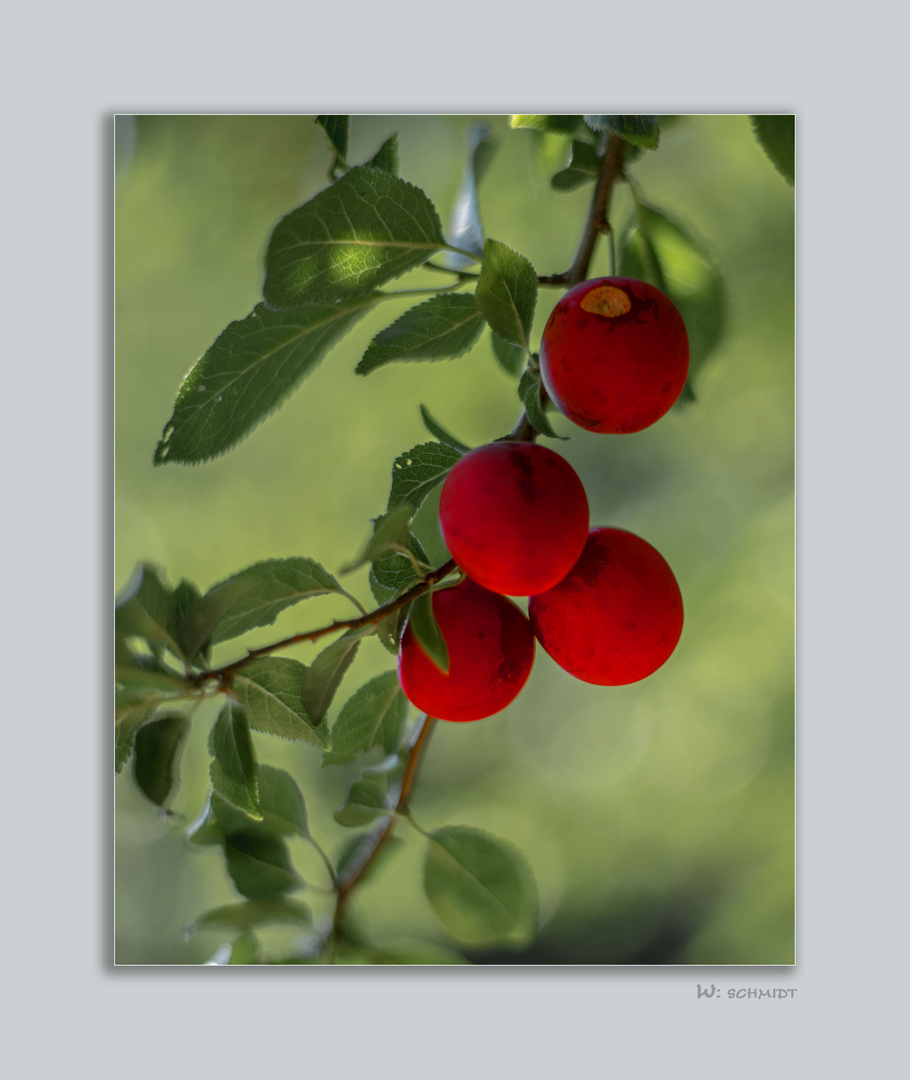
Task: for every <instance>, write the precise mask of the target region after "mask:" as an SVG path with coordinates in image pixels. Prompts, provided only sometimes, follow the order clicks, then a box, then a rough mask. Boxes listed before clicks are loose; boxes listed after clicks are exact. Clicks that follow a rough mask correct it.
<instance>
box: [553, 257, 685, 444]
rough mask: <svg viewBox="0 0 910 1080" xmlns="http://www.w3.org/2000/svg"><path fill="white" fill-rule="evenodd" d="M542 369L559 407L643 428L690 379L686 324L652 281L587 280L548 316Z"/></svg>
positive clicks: (579, 420) (584, 417) (593, 427)
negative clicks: (650, 282)
mask: <svg viewBox="0 0 910 1080" xmlns="http://www.w3.org/2000/svg"><path fill="white" fill-rule="evenodd" d="M540 370H541V374H542V375H543V381H544V385H545V386H546V389H547V393H548V394H549V395H550V398H551V399H552V400H553V402H554V404H555V405H556V407H557V408H558V409H559V411H560V412H561V413H562V414H563V415H564V416H566V417H568V419H569V420H571V421H572V422H573V423H575V424H577V425H578V426H579V427H583V428H585V429H587V430H588V431H596V432H601V433H610V434H631V433H632V432H636V431H642V430H643V429H644V428H646V427H650V425H651V424H654V423H656V421H658V420H659V419H660V418H661V417H662V416H664V415H665V414H666V413H667V412H668V411H669V409H670V408H671V407H672V405H673V404H674V402H675V401H676V400H677V398H678V397H679V395H680V394H681V393H682V390H683V387H684V386H685V384H686V378H687V376H688V373H689V338H688V335H687V333H686V326H685V323H684V322H683V319H682V316H681V315H680V313H679V311H678V310H677V308H676V306H675V305H674V304H673V302H672V301H671V300H670V298H669V297H667V296H665V295H664V294H663V293H662V292H661V291H660V289H657V288H655V287H654V286H653V285H649V284H648V283H647V282H645V281H637V280H636V279H634V278H624V277H604V278H593V279H592V280H590V281H583V282H582V283H581V284H580V285H576V286H575V287H574V288H573V289H570V290H569V291H568V292H567V293H566V294H565V296H563V297H562V299H561V300H560V301H559V302H558V303H557V305H556V307H554V308H553V311H552V312H551V314H550V318H549V319H548V320H547V325H546V326H545V328H544V332H543V338H542V341H541V348H540Z"/></svg>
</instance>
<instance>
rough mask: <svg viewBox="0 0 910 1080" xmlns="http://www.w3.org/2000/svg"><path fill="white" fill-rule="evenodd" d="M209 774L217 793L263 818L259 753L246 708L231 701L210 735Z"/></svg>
mask: <svg viewBox="0 0 910 1080" xmlns="http://www.w3.org/2000/svg"><path fill="white" fill-rule="evenodd" d="M209 753H210V754H211V755H212V762H211V764H210V765H209V774H210V776H211V778H212V784H213V785H214V788H215V791H217V792H218V794H219V795H220V796H221V797H222V798H223V799H226V800H227V801H228V802H229V803H231V804H232V805H233V806H236V807H237V808H238V809H240V810H243V811H245V812H246V813H247V814H250V815H252V816H253V817H259V816H260V810H259V784H258V767H257V764H256V752H255V750H254V749H253V738H252V736H251V735H250V725H249V723H248V722H247V718H246V714H245V713H244V711H243V708H242V707H241V706H240V705H238V704H237V702H234V701H231V700H228V702H227V704H226V705H225V706H224V708H223V709H222V710H221V712H220V713H219V714H218V719H217V720H216V721H215V726H214V727H213V728H212V731H211V733H210V735H209Z"/></svg>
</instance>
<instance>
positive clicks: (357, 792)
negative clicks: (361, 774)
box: [334, 778, 392, 829]
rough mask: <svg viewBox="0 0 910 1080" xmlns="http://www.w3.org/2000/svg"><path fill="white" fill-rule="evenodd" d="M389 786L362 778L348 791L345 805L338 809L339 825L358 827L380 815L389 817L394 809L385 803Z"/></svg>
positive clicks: (336, 818) (336, 813)
mask: <svg viewBox="0 0 910 1080" xmlns="http://www.w3.org/2000/svg"><path fill="white" fill-rule="evenodd" d="M387 790H388V789H387V787H386V785H385V784H382V783H381V782H380V781H378V780H374V779H364V778H360V779H357V780H355V781H354V782H353V783H352V784H351V787H350V790H349V791H348V797H347V799H346V800H345V804H344V806H343V807H342V808H341V809H340V810H336V811H335V814H334V817H335V820H336V821H337V822H338V824H339V825H345V826H347V827H348V828H351V829H356V828H359V827H360V826H361V825H368V824H369V823H370V822H371V821H375V820H376V818H378V817H387V816H388V815H389V814H390V813H391V812H392V811H391V810H390V809H389V808H388V807H387V806H386V805H385V797H386V794H387Z"/></svg>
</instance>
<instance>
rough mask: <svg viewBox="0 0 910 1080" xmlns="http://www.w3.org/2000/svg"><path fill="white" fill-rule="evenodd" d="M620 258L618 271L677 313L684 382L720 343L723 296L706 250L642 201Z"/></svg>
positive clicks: (720, 281) (723, 317)
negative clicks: (685, 345)
mask: <svg viewBox="0 0 910 1080" xmlns="http://www.w3.org/2000/svg"><path fill="white" fill-rule="evenodd" d="M636 214H637V219H638V227H637V228H634V229H632V230H631V232H630V233H629V235H628V237H627V238H626V242H625V245H624V248H623V252H622V256H621V259H620V273H621V274H622V275H624V276H626V277H632V278H638V279H640V280H642V281H648V282H650V283H651V284H652V285H655V286H656V287H657V288H658V289H660V290H661V291H662V292H664V293H666V295H667V296H669V297H670V299H671V300H672V301H673V303H674V304H675V305H676V307H677V308H678V309H679V313H680V315H682V317H683V322H684V323H685V324H686V332H687V334H688V337H689V380H688V383H687V387H689V389H691V386H692V383H693V377H694V376H695V375H697V373H698V370H699V368H700V367H701V366H702V364H703V363H704V361H705V360H706V359H707V357H708V356H709V355H710V354H711V353H712V352H713V350H714V349H715V348H716V347H717V344H718V342H719V341H720V339H721V336H722V334H723V328H724V321H725V308H726V295H725V289H724V282H723V277H722V275H721V272H720V270H719V269H718V267H717V265H716V263H715V262H714V260H713V258H712V257H711V255H710V254H709V253H708V252H707V250H706V249H705V248H704V247H702V246H701V245H700V244H699V243H698V242H697V241H696V240H694V239H693V238H692V237H691V236H690V235H689V233H688V232H686V230H685V229H683V227H682V226H681V225H680V224H678V222H676V221H674V220H672V219H671V218H670V217H668V216H667V215H666V214H664V213H663V212H662V211H661V210H658V209H657V208H656V207H654V206H650V205H648V204H647V203H638V204H637V207H636Z"/></svg>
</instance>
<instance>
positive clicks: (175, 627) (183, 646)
mask: <svg viewBox="0 0 910 1080" xmlns="http://www.w3.org/2000/svg"><path fill="white" fill-rule="evenodd" d="M201 599H202V593H201V592H200V591H199V589H198V588H197V586H196V585H194V584H193V582H192V581H187V580H186V578H184V579H183V580H182V581H181V582H180V584H179V585H177V586H176V587H175V588H174V591H173V593H171V611H170V622H169V627H168V628H169V630H170V633H171V637H172V638H173V639H174V640H175V641H176V642H177V644H178V645H179V647H180V651H181V653H182V654H183V656H184V658H185V659H186V660H187V661H188V662H192V661H193V660H195V658H196V655H197V654H198V652H199V650H200V649H201V648H202V646H203V644H204V643H205V642H204V639H203V640H201V641H198V642H197V641H196V639H195V637H192V638H191V639H189V640H187V641H184V640H183V622H184V619H185V618H186V613H187V612H188V611H189V610H190V609H191V608H193V607H194V606H195V605H196V604H198V603H199V601H200V600H201ZM194 646H195V647H194Z"/></svg>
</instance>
